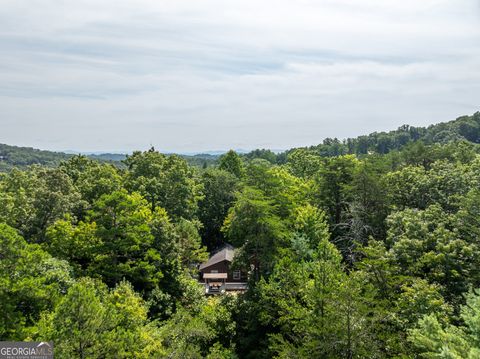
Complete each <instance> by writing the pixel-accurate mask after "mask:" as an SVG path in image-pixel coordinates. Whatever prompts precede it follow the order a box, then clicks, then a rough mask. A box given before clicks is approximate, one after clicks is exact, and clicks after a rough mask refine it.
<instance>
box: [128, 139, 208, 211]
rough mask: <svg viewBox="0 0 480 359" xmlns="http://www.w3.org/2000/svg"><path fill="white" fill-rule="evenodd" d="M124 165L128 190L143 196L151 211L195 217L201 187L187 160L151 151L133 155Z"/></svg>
mask: <svg viewBox="0 0 480 359" xmlns="http://www.w3.org/2000/svg"><path fill="white" fill-rule="evenodd" d="M125 164H126V165H127V166H128V172H127V175H126V187H127V188H128V189H129V190H130V191H136V192H139V193H140V194H142V195H143V196H144V197H145V198H146V199H147V200H148V202H149V203H150V206H151V210H152V211H154V210H155V208H156V207H162V208H165V209H166V210H167V212H168V214H169V215H170V216H172V217H173V218H180V217H184V218H187V219H192V218H194V217H195V214H196V211H197V201H198V200H199V199H200V188H199V185H198V184H197V181H196V179H195V176H194V172H193V170H192V169H191V168H190V167H189V166H188V164H187V163H186V161H185V160H183V159H182V158H180V157H178V156H175V155H171V156H165V155H163V154H161V153H159V152H157V151H155V150H154V149H153V148H152V149H150V150H149V151H146V152H138V151H137V152H134V153H133V154H132V155H131V156H128V157H127V159H126V160H125Z"/></svg>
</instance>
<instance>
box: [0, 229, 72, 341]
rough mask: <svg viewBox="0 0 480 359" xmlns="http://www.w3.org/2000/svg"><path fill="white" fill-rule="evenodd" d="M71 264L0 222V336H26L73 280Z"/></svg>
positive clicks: (17, 337) (8, 337) (4, 337)
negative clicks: (28, 241) (29, 241)
mask: <svg viewBox="0 0 480 359" xmlns="http://www.w3.org/2000/svg"><path fill="white" fill-rule="evenodd" d="M71 281H72V280H71V277H70V267H69V266H68V263H67V262H65V261H61V260H58V259H55V258H53V257H51V256H50V255H49V254H48V253H46V252H45V251H43V250H42V249H41V248H40V246H39V245H37V244H28V243H27V242H26V241H25V240H24V239H23V238H22V237H20V235H18V233H17V232H16V231H15V230H14V229H13V228H11V227H9V226H7V225H6V224H0V302H1V303H2V305H1V306H0V339H1V340H23V339H25V338H27V337H28V336H29V334H30V333H31V332H32V331H34V326H35V322H36V321H37V320H38V319H39V317H40V313H41V312H42V311H45V310H49V309H52V308H53V306H54V305H55V303H56V302H57V301H58V300H59V299H60V297H61V295H62V294H63V293H64V292H65V291H66V289H67V288H68V286H69V285H70V284H71Z"/></svg>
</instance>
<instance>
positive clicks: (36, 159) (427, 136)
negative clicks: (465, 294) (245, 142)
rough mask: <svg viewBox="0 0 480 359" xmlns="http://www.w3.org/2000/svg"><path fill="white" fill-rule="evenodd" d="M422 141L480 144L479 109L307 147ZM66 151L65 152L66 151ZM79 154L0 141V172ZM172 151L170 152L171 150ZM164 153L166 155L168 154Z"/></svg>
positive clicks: (214, 155)
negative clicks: (434, 121) (431, 122)
mask: <svg viewBox="0 0 480 359" xmlns="http://www.w3.org/2000/svg"><path fill="white" fill-rule="evenodd" d="M417 141H422V142H424V143H425V144H433V143H446V142H450V141H468V142H472V143H475V144H479V143H480V112H476V113H475V114H473V115H471V116H462V117H459V118H457V119H456V120H453V121H449V122H441V123H438V124H435V125H430V126H428V127H413V126H408V125H403V126H400V127H399V128H398V129H396V130H393V131H390V132H374V133H371V134H369V135H363V136H358V137H356V138H348V139H344V140H338V139H336V138H334V139H332V138H327V139H325V140H324V141H323V143H321V144H319V145H317V146H310V147H308V149H309V150H310V151H314V152H316V153H318V154H320V155H321V156H338V155H343V154H350V153H352V154H357V155H364V154H367V153H383V154H384V153H388V152H390V151H394V150H398V149H401V148H402V147H404V146H406V145H408V144H409V143H412V142H417ZM292 150H293V149H291V150H288V151H283V152H282V151H276V150H254V151H250V152H248V151H246V150H241V149H240V150H237V152H238V153H241V154H243V155H244V156H245V157H246V158H249V159H252V158H264V159H267V160H269V161H271V162H277V163H280V162H284V161H285V160H286V155H287V154H288V153H289V152H290V151H292ZM67 152H68V153H67ZM225 152H226V151H206V152H204V153H180V154H178V155H179V156H181V157H183V158H184V159H185V160H186V161H187V162H188V163H189V164H191V165H194V166H207V167H208V166H211V165H214V164H215V163H216V162H217V160H218V158H219V157H220V155H222V154H224V153H225ZM75 154H78V152H74V151H65V152H53V151H43V150H38V149H34V148H30V147H17V146H10V145H5V144H0V171H6V170H9V169H11V168H13V167H19V168H24V167H27V166H30V165H33V164H39V165H44V166H52V167H53V166H56V165H58V164H59V163H60V161H63V160H67V159H69V158H70V157H72V156H74V155H75ZM81 154H84V155H86V156H88V157H90V158H92V159H96V160H98V161H102V162H111V163H113V164H115V165H117V166H122V165H123V164H122V162H121V161H122V160H124V159H125V158H126V156H127V154H124V153H99V152H84V153H81ZM170 154H172V153H170ZM167 155H169V154H168V153H167Z"/></svg>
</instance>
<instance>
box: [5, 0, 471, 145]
mask: <svg viewBox="0 0 480 359" xmlns="http://www.w3.org/2000/svg"><path fill="white" fill-rule="evenodd" d="M479 20H480V2H479V1H477V0H457V1H453V0H425V1H421V2H419V1H414V0H404V1H402V2H399V1H394V0H383V1H380V0H364V1H362V2H357V1H354V0H335V1H333V0H317V1H310V0H301V1H298V2H294V3H293V2H289V1H286V0H276V1H273V0H265V1H262V2H256V1H252V0H242V1H240V0H232V1H229V2H225V1H221V0H205V1H202V2H198V1H188V0H176V1H162V2H157V1H152V0H137V1H133V0H129V1H127V0H115V1H114V0H105V1H102V2H98V1H93V0H82V1H72V0H66V1H63V2H58V1H54V0H42V1H40V0H35V1H32V0H28V1H27V0H5V1H4V2H3V3H2V8H1V9H0V49H1V50H0V79H1V81H2V87H1V88H0V126H1V127H0V128H1V129H0V143H6V144H10V145H17V146H27V147H34V148H40V149H45V150H54V151H67V150H71V151H79V152H103V153H106V152H131V151H133V150H144V149H148V148H149V147H150V146H152V145H153V146H155V148H157V149H159V150H160V151H162V152H176V153H204V152H208V151H220V150H228V149H230V148H234V149H245V150H247V151H248V150H251V149H255V148H270V149H277V150H284V149H288V148H292V147H299V146H309V145H315V144H318V143H320V142H321V141H322V140H323V139H324V138H326V137H337V138H340V139H343V138H347V137H356V136H358V135H363V134H368V133H371V132H374V131H388V130H393V129H396V128H398V127H399V126H401V125H403V124H409V125H413V126H426V125H429V124H433V123H438V122H445V121H449V120H453V119H455V118H456V117H458V116H461V115H470V114H472V113H474V112H475V111H477V110H478V107H479V105H480V104H479V103H478V93H479V92H480V91H479V90H480V47H479V46H478V44H479V43H480V42H479V40H480V27H479V23H480V22H479Z"/></svg>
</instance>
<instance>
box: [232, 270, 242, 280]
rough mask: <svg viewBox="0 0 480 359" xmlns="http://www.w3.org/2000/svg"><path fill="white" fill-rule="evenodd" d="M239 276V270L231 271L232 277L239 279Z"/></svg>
mask: <svg viewBox="0 0 480 359" xmlns="http://www.w3.org/2000/svg"><path fill="white" fill-rule="evenodd" d="M240 278H241V274H240V271H239V270H234V271H233V279H240Z"/></svg>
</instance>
